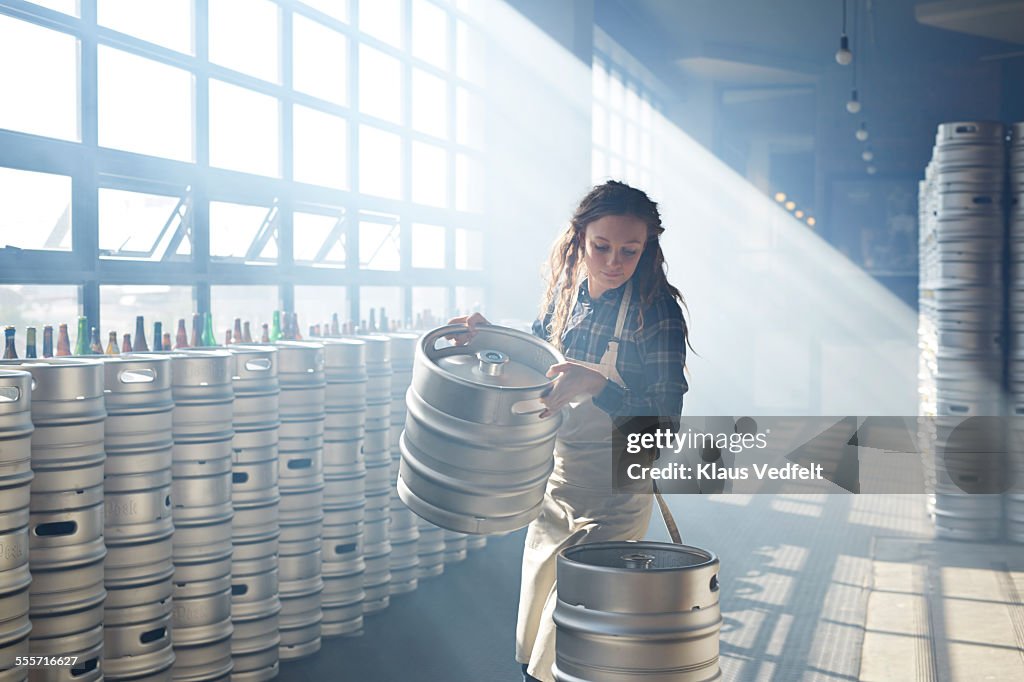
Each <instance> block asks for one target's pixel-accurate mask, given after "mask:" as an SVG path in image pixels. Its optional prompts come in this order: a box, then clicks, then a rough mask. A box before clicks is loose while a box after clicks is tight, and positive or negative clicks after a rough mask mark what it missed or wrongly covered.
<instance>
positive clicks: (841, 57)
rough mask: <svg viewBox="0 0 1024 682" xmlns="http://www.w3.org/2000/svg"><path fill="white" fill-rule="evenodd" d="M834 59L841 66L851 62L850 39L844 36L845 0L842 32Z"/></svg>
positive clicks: (844, 2) (844, 0) (844, 1)
mask: <svg viewBox="0 0 1024 682" xmlns="http://www.w3.org/2000/svg"><path fill="white" fill-rule="evenodd" d="M836 61H837V62H839V64H840V65H841V66H849V65H850V64H851V63H852V62H853V53H852V52H850V39H849V38H848V37H847V36H846V0H843V32H842V34H841V35H840V36H839V49H838V50H836Z"/></svg>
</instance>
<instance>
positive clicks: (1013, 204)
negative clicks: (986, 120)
mask: <svg viewBox="0 0 1024 682" xmlns="http://www.w3.org/2000/svg"><path fill="white" fill-rule="evenodd" d="M1007 178H1008V182H1009V190H1010V198H1011V200H1010V213H1009V240H1010V249H1009V253H1010V283H1009V287H1008V290H1009V324H1010V339H1012V343H1011V344H1010V348H1009V352H1010V356H1009V382H1010V395H1011V396H1012V409H1011V410H1010V414H1011V415H1012V416H1013V417H1014V418H1015V419H1014V426H1015V427H1016V426H1017V422H1018V421H1024V343H1022V342H1021V339H1022V338H1024V122H1021V123H1015V124H1014V125H1013V126H1012V129H1011V133H1010V155H1009V172H1008V174H1007ZM1014 434H1015V435H1017V437H1016V438H1015V443H1021V442H1024V428H1015V429H1014ZM1013 461H1014V465H1015V469H1016V470H1015V471H1014V472H1013V473H1014V476H1015V480H1016V481H1017V482H1018V485H1019V482H1020V481H1024V465H1022V464H1021V462H1020V457H1019V454H1018V456H1017V457H1014V458H1013ZM1004 511H1005V519H1006V535H1007V537H1008V538H1009V539H1010V540H1012V541H1014V542H1021V543H1024V493H1022V492H1021V491H1020V488H1019V487H1018V488H1017V489H1016V490H1015V491H1011V492H1010V493H1008V494H1007V495H1006V499H1005V509H1004Z"/></svg>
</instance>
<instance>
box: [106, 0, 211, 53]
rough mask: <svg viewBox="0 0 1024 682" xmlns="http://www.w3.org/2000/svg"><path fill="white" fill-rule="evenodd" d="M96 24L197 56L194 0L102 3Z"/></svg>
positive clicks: (137, 0)
mask: <svg viewBox="0 0 1024 682" xmlns="http://www.w3.org/2000/svg"><path fill="white" fill-rule="evenodd" d="M96 21H97V23H99V24H100V26H106V27H107V28H112V29H114V30H115V31H120V32H121V33H127V34H128V35H131V36H135V37H136V38H141V39H142V40H145V41H148V42H151V43H155V44H157V45H161V46H163V47H166V48H168V49H171V50H177V51H178V52H184V53H186V54H193V53H194V49H193V41H192V0H159V2H152V0H150V2H139V0H99V2H98V3H97V5H96Z"/></svg>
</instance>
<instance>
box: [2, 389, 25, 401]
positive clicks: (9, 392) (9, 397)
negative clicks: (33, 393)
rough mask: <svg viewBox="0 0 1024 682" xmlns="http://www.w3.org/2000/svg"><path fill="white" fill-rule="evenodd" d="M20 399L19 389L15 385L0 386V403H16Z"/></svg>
mask: <svg viewBox="0 0 1024 682" xmlns="http://www.w3.org/2000/svg"><path fill="white" fill-rule="evenodd" d="M19 400H21V389H20V388H18V387H17V386H0V403H16V402H18V401H19Z"/></svg>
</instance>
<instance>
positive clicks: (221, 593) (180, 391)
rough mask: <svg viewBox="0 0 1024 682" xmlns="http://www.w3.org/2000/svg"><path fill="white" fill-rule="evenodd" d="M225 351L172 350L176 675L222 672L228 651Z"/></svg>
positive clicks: (229, 391)
mask: <svg viewBox="0 0 1024 682" xmlns="http://www.w3.org/2000/svg"><path fill="white" fill-rule="evenodd" d="M231 370H232V358H231V354H230V353H228V352H227V351H220V350H208V351H189V352H187V353H172V354H171V372H172V391H173V395H174V412H173V413H172V414H173V436H174V457H173V463H172V467H171V472H172V483H171V500H172V502H173V505H174V541H173V550H174V552H173V559H174V594H173V597H174V609H173V615H172V618H171V626H172V630H173V632H172V637H173V643H174V655H175V661H174V667H173V668H172V670H171V674H172V678H173V679H175V680H206V679H220V678H225V677H226V676H227V675H228V674H230V672H231V669H232V659H231V634H232V632H233V629H234V628H233V626H232V624H231V556H232V549H233V548H232V526H231V522H232V517H233V508H232V504H231V468H232V463H231V458H232V449H231V448H232V438H233V436H234V428H233V416H234V415H233V399H234V390H233V388H232V381H231V376H232V372H231Z"/></svg>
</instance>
